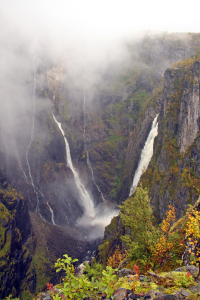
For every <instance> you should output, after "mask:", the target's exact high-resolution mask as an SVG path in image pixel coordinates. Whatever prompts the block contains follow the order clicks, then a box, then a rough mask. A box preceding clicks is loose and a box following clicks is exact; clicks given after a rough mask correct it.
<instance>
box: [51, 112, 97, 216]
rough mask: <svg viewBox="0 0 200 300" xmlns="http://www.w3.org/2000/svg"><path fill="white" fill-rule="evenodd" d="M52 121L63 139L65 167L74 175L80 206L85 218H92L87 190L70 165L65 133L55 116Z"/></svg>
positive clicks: (93, 213) (92, 210) (92, 208)
mask: <svg viewBox="0 0 200 300" xmlns="http://www.w3.org/2000/svg"><path fill="white" fill-rule="evenodd" d="M53 118H54V121H55V122H56V124H57V125H58V127H59V129H60V131H61V133H62V135H63V137H64V141H65V148H66V158H67V165H68V167H69V168H70V169H71V171H72V173H73V175H74V180H75V183H76V186H77V189H78V191H79V193H80V197H81V200H82V201H81V203H80V204H81V205H82V206H83V209H84V212H85V216H86V217H92V218H93V217H94V216H95V212H94V203H93V200H92V199H91V197H90V195H89V193H88V192H87V190H86V189H85V186H84V185H83V184H82V182H81V180H80V178H79V175H78V172H77V171H76V170H75V168H74V166H73V163H72V159H71V154H70V148H69V144H68V141H67V139H66V137H65V133H64V131H63V129H62V126H61V123H59V122H58V121H57V120H56V118H55V116H54V115H53Z"/></svg>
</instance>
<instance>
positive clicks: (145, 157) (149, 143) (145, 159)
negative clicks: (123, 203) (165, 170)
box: [129, 115, 158, 196]
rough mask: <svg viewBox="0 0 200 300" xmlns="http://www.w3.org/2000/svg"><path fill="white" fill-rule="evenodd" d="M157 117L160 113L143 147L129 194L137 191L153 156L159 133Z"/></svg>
mask: <svg viewBox="0 0 200 300" xmlns="http://www.w3.org/2000/svg"><path fill="white" fill-rule="evenodd" d="M157 119H158V115H156V117H155V118H154V120H153V123H152V126H151V130H150V132H149V135H148V137H147V140H146V142H145V145H144V148H143V149H142V153H141V158H140V161H139V164H138V167H137V170H136V172H135V175H134V178H133V183H132V186H131V189H130V194H129V196H131V195H132V194H133V193H134V192H135V189H136V187H137V185H138V182H139V181H140V177H141V176H142V174H143V173H144V172H145V171H146V169H147V167H148V165H149V162H150V160H151V158H152V156H153V143H154V139H155V137H156V136H157V135H158V121H157Z"/></svg>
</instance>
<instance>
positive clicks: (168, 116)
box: [0, 34, 200, 298]
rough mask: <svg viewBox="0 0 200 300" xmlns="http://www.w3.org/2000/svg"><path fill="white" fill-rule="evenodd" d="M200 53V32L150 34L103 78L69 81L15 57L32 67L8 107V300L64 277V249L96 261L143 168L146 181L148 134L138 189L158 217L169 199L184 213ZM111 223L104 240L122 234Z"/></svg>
mask: <svg viewBox="0 0 200 300" xmlns="http://www.w3.org/2000/svg"><path fill="white" fill-rule="evenodd" d="M199 47H200V37H199V35H198V34H193V35H191V34H184V35H182V36H181V35H179V34H177V35H176V34H171V35H170V34H163V35H160V36H159V35H158V36H156V35H155V36H148V35H147V36H145V37H144V38H142V39H141V40H140V41H139V42H138V41H137V42H132V43H129V44H127V52H128V55H127V56H126V57H125V58H123V59H122V60H121V61H115V62H107V65H106V66H104V67H102V69H101V70H95V72H96V73H98V76H97V75H95V73H94V70H92V71H91V70H90V68H89V66H88V70H87V69H86V68H84V70H81V71H80V72H78V76H77V74H76V76H73V74H72V73H71V72H70V68H69V66H68V65H67V64H66V65H65V64H63V63H60V64H54V63H53V62H51V61H49V60H47V59H45V58H44V57H40V53H34V55H30V54H27V52H26V51H18V52H17V54H16V55H17V56H19V57H18V59H19V61H20V59H21V60H22V59H23V60H25V61H26V62H27V64H29V66H30V68H28V70H25V71H24V72H25V75H26V76H24V74H22V75H21V73H20V72H22V71H21V69H20V68H19V70H18V74H17V75H18V79H15V80H18V81H17V82H15V81H14V83H13V82H12V81H11V82H10V81H8V83H9V84H10V88H9V89H8V90H6V91H5V99H6V100H9V99H10V98H11V99H12V101H11V103H10V106H9V105H8V106H7V105H6V104H3V107H2V112H1V122H0V140H1V145H0V167H1V169H0V199H1V202H0V204H1V217H0V219H1V222H0V228H1V250H0V255H1V259H2V262H1V265H0V269H1V275H0V276H1V279H0V282H1V291H0V297H1V298H4V297H6V296H8V295H9V294H10V293H13V294H16V295H19V294H20V293H22V291H24V295H25V294H26V295H31V294H34V293H37V292H39V291H41V290H42V289H44V288H45V286H46V283H47V282H48V281H51V282H57V281H59V277H58V275H57V274H56V273H55V270H54V268H53V263H54V262H55V261H56V259H57V258H59V257H61V256H62V255H63V254H65V253H67V254H68V255H69V256H72V257H73V258H75V257H76V258H78V259H79V262H82V261H84V260H90V259H91V257H92V256H94V255H95V251H96V250H97V248H98V245H99V244H100V243H101V242H102V239H103V236H104V229H105V227H106V226H107V225H109V223H110V222H111V220H112V218H113V217H114V216H116V215H117V214H118V212H119V209H118V207H117V205H118V204H121V203H122V202H123V201H124V200H125V199H126V198H127V197H129V194H130V190H131V187H132V184H133V178H134V175H135V174H136V172H137V169H138V168H140V171H141V170H142V172H140V175H142V174H141V173H143V171H145V169H146V168H147V166H148V163H147V164H146V165H145V168H144V165H143V166H140V165H139V162H140V161H141V160H142V157H141V152H142V149H144V146H145V142H146V141H147V139H148V136H149V133H150V132H151V129H155V134H154V135H153V138H152V140H151V142H152V143H151V149H152V150H148V154H149V151H150V152H151V155H149V159H151V156H152V154H153V156H152V159H151V162H150V164H149V167H148V168H147V171H146V172H145V173H144V174H143V175H142V177H141V182H142V184H143V186H144V187H148V188H149V196H150V198H151V204H152V206H153V209H154V212H155V216H156V218H157V220H158V222H160V220H162V219H163V216H164V214H165V211H166V209H167V207H168V204H169V203H173V204H175V206H176V208H177V211H178V214H177V217H180V216H181V215H182V214H183V212H184V210H185V209H186V207H187V204H189V203H194V202H195V201H196V199H197V197H198V193H199V180H200V179H199V177H200V174H199V161H200V154H199V142H198V136H199V135H198V134H199V124H200V123H199V105H200V104H199V99H200V98H199V69H200V68H199V61H198V57H197V58H196V60H195V57H194V55H195V53H196V52H197V50H198V49H199ZM192 56H193V57H194V58H191V57H192ZM188 59H189V60H190V61H189V63H188V65H187V64H185V65H184V64H182V65H181V64H177V65H174V66H173V67H171V66H172V64H174V63H177V62H178V61H182V60H188ZM167 68H168V69H167ZM166 69H167V70H166ZM165 70H166V71H165ZM22 73H23V72H22ZM5 76H6V75H5ZM19 86H20V90H19V91H18V87H19ZM7 88H8V87H7ZM10 93H11V95H10ZM8 97H10V98H8ZM15 97H16V99H15ZM13 99H14V100H13ZM21 99H23V100H21ZM6 103H7V102H6ZM8 103H9V102H8ZM5 116H6V117H5ZM157 121H158V122H157ZM157 130H158V132H157ZM157 134H158V135H157ZM156 135H157V137H156ZM154 138H155V141H154V151H153V140H154ZM152 151H153V152H152ZM140 158H141V159H140ZM188 177H189V178H190V181H189V183H188V181H186V179H187V178H188ZM139 179H140V178H139ZM139 179H138V180H137V183H136V184H135V183H134V184H133V185H134V187H135V186H136V185H137V184H138V182H139ZM131 192H133V190H131ZM113 220H114V221H112V222H115V226H114V229H113V226H111V225H112V223H111V225H110V226H111V227H112V230H111V231H110V232H109V227H107V228H106V234H105V236H104V241H105V240H109V241H112V240H113V237H115V241H116V240H117V239H116V234H118V235H119V234H121V232H122V231H123V228H122V227H121V225H120V220H119V219H118V218H117V217H115V218H114V219H113ZM116 229H117V231H118V232H116ZM115 246H116V244H115ZM113 249H114V248H113V245H112V247H110V250H109V251H113ZM104 255H105V253H104ZM27 297H29V296H27Z"/></svg>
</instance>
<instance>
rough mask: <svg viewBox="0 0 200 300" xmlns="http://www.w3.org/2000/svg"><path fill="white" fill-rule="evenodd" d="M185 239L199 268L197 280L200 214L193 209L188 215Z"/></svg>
mask: <svg viewBox="0 0 200 300" xmlns="http://www.w3.org/2000/svg"><path fill="white" fill-rule="evenodd" d="M186 237H187V239H188V248H189V253H191V254H193V256H194V261H195V263H196V265H197V266H198V267H199V272H198V274H197V276H196V278H197V277H198V276H199V273H200V212H199V211H198V210H196V209H193V211H192V212H191V213H190V214H189V215H188V221H187V223H186Z"/></svg>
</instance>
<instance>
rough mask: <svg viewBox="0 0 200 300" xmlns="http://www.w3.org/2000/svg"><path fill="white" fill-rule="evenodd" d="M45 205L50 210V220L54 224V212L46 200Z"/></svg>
mask: <svg viewBox="0 0 200 300" xmlns="http://www.w3.org/2000/svg"><path fill="white" fill-rule="evenodd" d="M47 206H48V208H49V210H50V212H51V222H52V224H53V225H56V223H55V221H54V213H53V209H52V208H51V206H50V205H49V203H48V202H47Z"/></svg>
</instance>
